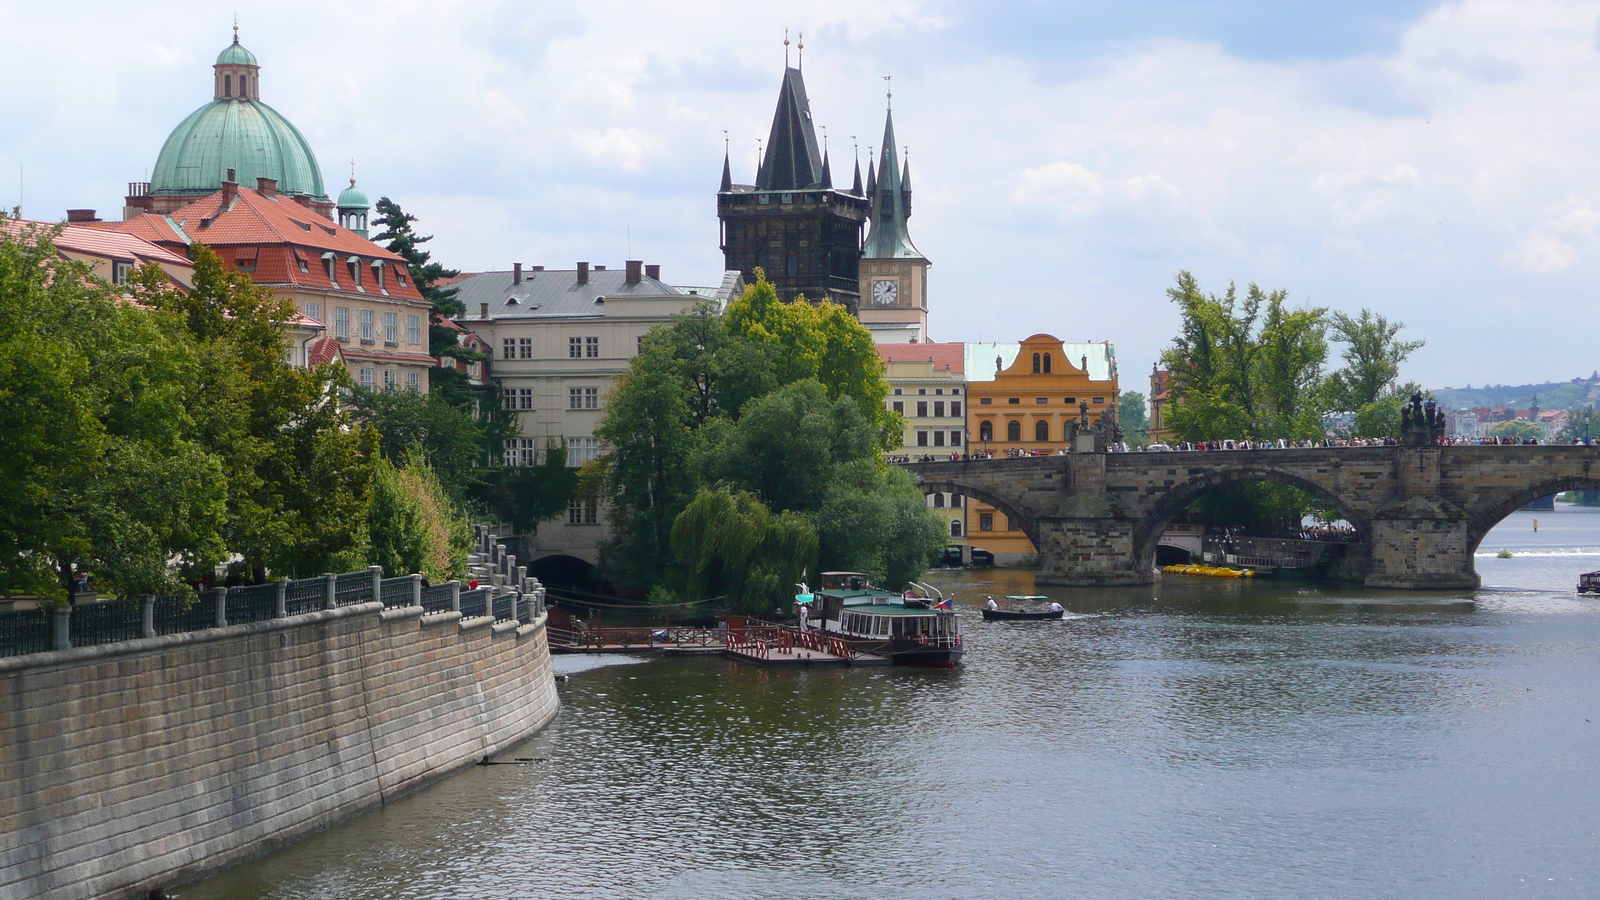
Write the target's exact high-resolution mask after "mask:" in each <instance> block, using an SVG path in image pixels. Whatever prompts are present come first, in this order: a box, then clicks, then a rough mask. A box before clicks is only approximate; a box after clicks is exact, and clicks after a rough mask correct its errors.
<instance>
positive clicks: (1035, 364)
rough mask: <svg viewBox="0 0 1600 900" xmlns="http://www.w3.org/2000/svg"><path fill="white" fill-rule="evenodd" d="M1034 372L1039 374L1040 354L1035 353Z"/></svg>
mask: <svg viewBox="0 0 1600 900" xmlns="http://www.w3.org/2000/svg"><path fill="white" fill-rule="evenodd" d="M1033 374H1035V375H1037V374H1039V354H1037V353H1035V354H1034V355H1033Z"/></svg>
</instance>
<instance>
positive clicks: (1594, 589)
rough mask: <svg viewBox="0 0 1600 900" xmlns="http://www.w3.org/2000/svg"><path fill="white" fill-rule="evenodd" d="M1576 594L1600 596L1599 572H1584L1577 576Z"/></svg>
mask: <svg viewBox="0 0 1600 900" xmlns="http://www.w3.org/2000/svg"><path fill="white" fill-rule="evenodd" d="M1578 593H1580V594H1600V572H1585V573H1583V574H1582V575H1579V576H1578Z"/></svg>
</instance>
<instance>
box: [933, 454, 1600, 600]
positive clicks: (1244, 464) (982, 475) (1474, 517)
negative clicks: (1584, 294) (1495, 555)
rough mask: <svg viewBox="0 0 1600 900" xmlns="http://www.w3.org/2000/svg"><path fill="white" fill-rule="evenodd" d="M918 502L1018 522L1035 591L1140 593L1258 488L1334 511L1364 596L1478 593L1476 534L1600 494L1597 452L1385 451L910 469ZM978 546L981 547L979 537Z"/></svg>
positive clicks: (1039, 460) (1045, 459) (950, 463)
mask: <svg viewBox="0 0 1600 900" xmlns="http://www.w3.org/2000/svg"><path fill="white" fill-rule="evenodd" d="M906 468H907V469H909V470H910V471H911V472H912V473H913V474H914V475H916V476H917V478H918V479H919V480H920V481H921V484H922V488H923V490H924V491H925V492H928V493H933V492H935V491H938V492H946V493H954V494H961V495H964V496H967V497H972V498H976V499H978V500H982V501H983V502H985V503H988V504H990V505H991V506H993V507H995V508H996V509H998V510H1000V511H1001V512H1003V513H1005V514H1006V515H1008V516H1010V517H1011V520H1012V521H1013V522H1017V523H1021V527H1022V530H1023V531H1024V532H1025V533H1026V534H1027V535H1028V538H1029V539H1030V540H1031V541H1032V542H1033V545H1034V547H1035V548H1036V549H1037V550H1038V552H1039V566H1040V571H1039V575H1038V581H1039V583H1041V584H1057V585H1082V586H1095V585H1132V584H1148V583H1150V582H1152V581H1154V580H1156V579H1157V578H1158V577H1159V576H1158V574H1157V573H1156V570H1155V564H1154V563H1155V548H1156V544H1157V542H1159V541H1160V539H1161V535H1162V533H1163V532H1164V531H1165V529H1166V527H1167V525H1168V524H1169V523H1170V522H1171V521H1172V519H1173V517H1174V516H1176V515H1177V514H1178V513H1179V512H1181V511H1182V510H1183V509H1184V508H1186V507H1187V506H1188V505H1189V504H1190V503H1191V502H1192V501H1193V500H1194V499H1195V498H1197V497H1199V496H1200V495H1201V494H1203V493H1205V492H1206V491H1209V490H1212V489H1214V488H1217V487H1221V486H1224V485H1228V484H1238V483H1247V482H1258V481H1266V482H1273V483H1277V484H1287V485H1290V486H1293V487H1297V488H1300V489H1302V490H1304V491H1306V492H1308V493H1310V494H1311V495H1313V496H1315V497H1318V498H1320V499H1321V500H1324V501H1326V502H1328V503H1331V504H1332V505H1333V506H1334V507H1336V508H1337V509H1338V510H1339V511H1340V513H1341V515H1343V517H1344V518H1345V519H1346V520H1347V521H1349V522H1350V524H1351V525H1352V526H1354V527H1355V529H1356V530H1357V531H1358V532H1359V533H1360V535H1361V538H1362V544H1363V551H1364V552H1362V553H1360V554H1359V556H1358V557H1357V558H1358V559H1359V561H1360V562H1359V571H1354V572H1351V573H1350V574H1351V575H1352V576H1353V577H1359V578H1360V580H1361V581H1362V582H1363V583H1364V584H1366V585H1368V586H1370V587H1380V588H1400V589H1413V590H1443V589H1460V588H1474V587H1477V586H1478V574H1477V571H1476V569H1475V568H1474V565H1473V554H1474V552H1475V551H1476V550H1477V547H1478V544H1479V543H1481V542H1482V540H1483V537H1484V535H1486V534H1487V533H1488V531H1489V529H1491V528H1493V527H1494V526H1495V524H1496V523H1498V522H1499V521H1500V520H1501V519H1503V518H1505V517H1506V516H1507V515H1510V514H1511V513H1512V512H1514V511H1515V510H1517V509H1519V508H1521V507H1522V506H1523V505H1524V504H1526V503H1528V502H1529V501H1531V500H1533V499H1535V498H1538V497H1545V496H1549V495H1550V494H1554V493H1558V492H1561V491H1568V490H1590V489H1595V488H1597V487H1600V447H1585V446H1565V445H1529V446H1385V447H1319V448H1297V449H1281V450H1280V449H1268V450H1205V451H1182V452H1171V451H1169V452H1135V453H1107V452H1084V453H1068V454H1064V455H1058V456H1040V457H1020V458H1006V459H966V460H946V461H937V462H920V463H910V464H907V465H906ZM974 537H976V535H974Z"/></svg>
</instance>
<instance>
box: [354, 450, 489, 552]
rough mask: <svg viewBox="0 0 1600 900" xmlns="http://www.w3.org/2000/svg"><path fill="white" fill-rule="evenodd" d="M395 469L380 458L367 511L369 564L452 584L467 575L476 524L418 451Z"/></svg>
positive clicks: (375, 469)
mask: <svg viewBox="0 0 1600 900" xmlns="http://www.w3.org/2000/svg"><path fill="white" fill-rule="evenodd" d="M404 458H405V467H404V468H397V467H396V466H395V465H394V464H393V463H391V462H389V460H387V459H384V458H382V457H379V459H378V460H377V462H376V464H375V466H374V478H373V491H372V503H371V504H370V506H369V507H368V512H367V540H368V549H367V564H368V565H374V566H383V569H384V571H385V572H388V573H400V572H421V573H422V574H424V575H426V576H428V578H430V579H432V580H434V581H448V580H450V579H452V578H457V577H459V576H461V575H462V574H463V573H465V572H466V567H467V552H468V550H469V549H470V548H471V546H472V523H471V521H470V520H469V519H468V518H467V516H466V514H465V512H464V511H462V510H461V508H460V507H458V506H457V505H456V504H455V502H454V501H452V500H451V499H450V496H449V494H448V493H447V492H446V491H445V488H444V485H443V484H441V483H440V481H439V478H438V476H437V475H436V474H435V473H434V471H433V469H432V468H431V467H430V466H429V465H428V463H427V460H426V458H424V456H423V455H422V453H421V452H420V451H418V450H412V451H411V452H410V453H409V454H407V455H406V456H405V457H404Z"/></svg>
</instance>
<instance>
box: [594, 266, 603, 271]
mask: <svg viewBox="0 0 1600 900" xmlns="http://www.w3.org/2000/svg"><path fill="white" fill-rule="evenodd" d="M594 270H595V271H596V272H604V271H605V270H606V267H605V266H600V265H597V266H595V267H594Z"/></svg>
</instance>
